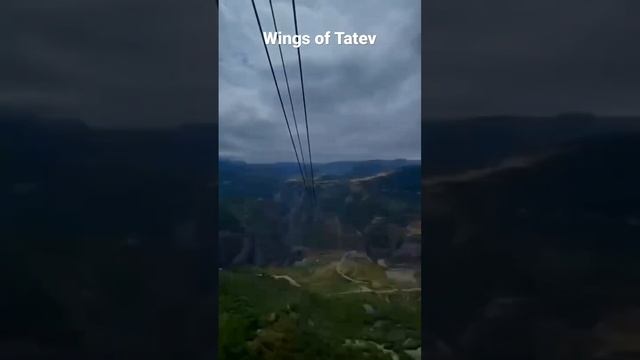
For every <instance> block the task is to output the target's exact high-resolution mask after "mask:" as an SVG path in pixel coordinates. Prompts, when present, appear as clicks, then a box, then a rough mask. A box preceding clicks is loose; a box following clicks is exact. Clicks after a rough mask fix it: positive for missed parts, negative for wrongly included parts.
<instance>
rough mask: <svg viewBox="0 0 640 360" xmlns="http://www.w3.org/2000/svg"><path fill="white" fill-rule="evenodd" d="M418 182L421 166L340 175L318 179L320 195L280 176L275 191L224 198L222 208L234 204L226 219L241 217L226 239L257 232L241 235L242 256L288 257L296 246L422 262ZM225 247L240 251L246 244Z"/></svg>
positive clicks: (255, 260)
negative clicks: (259, 195)
mask: <svg viewBox="0 0 640 360" xmlns="http://www.w3.org/2000/svg"><path fill="white" fill-rule="evenodd" d="M366 168H367V167H363V168H361V169H360V170H359V172H358V174H360V173H362V172H363V171H364V170H365V169H366ZM419 184H420V172H419V167H417V166H411V167H408V168H399V169H398V170H396V171H391V172H388V173H382V174H374V175H372V176H367V177H358V178H350V177H337V178H332V179H331V180H318V181H317V189H316V194H317V199H316V200H314V199H313V197H312V196H311V192H310V191H305V189H303V188H302V186H301V184H300V182H296V181H282V182H281V184H280V188H279V190H278V191H277V192H275V193H274V194H273V195H272V196H270V197H269V198H262V199H258V198H254V197H251V196H249V195H247V196H245V197H243V198H236V200H235V201H234V200H229V201H227V202H225V203H223V204H222V206H221V207H227V208H234V209H235V210H233V211H229V212H228V213H229V214H231V213H232V215H231V216H230V217H229V218H227V219H225V221H226V222H228V223H233V222H237V223H241V224H242V225H241V226H240V227H236V228H235V229H234V230H233V232H235V234H236V235H235V237H233V236H226V237H225V238H224V239H223V240H224V241H236V242H238V241H239V240H238V239H240V238H242V239H246V238H249V239H252V240H251V241H249V242H246V241H245V240H243V241H245V244H246V246H245V247H244V249H245V250H244V251H243V254H247V255H246V256H241V257H240V258H242V259H243V261H242V263H251V264H267V263H289V262H290V258H291V257H292V256H293V257H294V258H295V255H294V254H292V252H291V249H293V248H295V247H305V248H313V249H341V250H359V251H366V252H367V253H368V254H369V255H370V256H372V257H374V258H376V259H387V260H389V261H403V262H413V263H418V262H419V261H420V256H419V253H420V245H419V244H420V239H419V238H420V236H419V230H418V235H416V229H415V226H416V224H419V221H417V220H416V219H419V218H420V185H419ZM221 197H222V196H221ZM411 224H413V228H412V226H411ZM418 227H419V225H418ZM240 235H243V236H245V237H242V236H240ZM247 246H248V247H250V248H251V250H252V252H253V254H252V255H251V256H249V255H248V254H249V253H250V251H248V250H247ZM223 248H225V249H236V250H235V251H239V250H238V249H239V248H241V247H239V245H237V244H236V245H224V246H223ZM224 256H229V254H225V255H224ZM234 257H235V255H234ZM223 262H225V263H228V262H229V261H228V260H225V261H223Z"/></svg>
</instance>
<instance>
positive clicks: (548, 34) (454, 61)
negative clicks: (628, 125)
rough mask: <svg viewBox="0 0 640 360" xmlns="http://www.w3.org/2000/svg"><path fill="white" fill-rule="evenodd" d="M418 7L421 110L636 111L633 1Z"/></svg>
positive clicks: (486, 1) (637, 10)
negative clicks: (420, 20) (420, 15)
mask: <svg viewBox="0 0 640 360" xmlns="http://www.w3.org/2000/svg"><path fill="white" fill-rule="evenodd" d="M423 6H424V8H425V9H424V10H425V11H424V14H425V17H424V18H423V22H424V23H425V27H426V29H425V33H424V34H423V43H424V45H423V55H424V60H425V64H424V65H425V68H424V74H423V76H424V81H425V84H426V91H425V93H424V94H423V95H424V101H425V109H427V112H426V113H425V116H427V117H439V116H445V117H455V116H475V115H492V114H504V113H509V114H525V115H527V114H528V115H553V114H557V113H560V112H567V111H589V112H594V113H596V114H601V115H640V101H638V99H640V65H639V64H640V45H638V44H639V43H640V40H639V39H640V1H637V0H482V1H473V0H425V1H423Z"/></svg>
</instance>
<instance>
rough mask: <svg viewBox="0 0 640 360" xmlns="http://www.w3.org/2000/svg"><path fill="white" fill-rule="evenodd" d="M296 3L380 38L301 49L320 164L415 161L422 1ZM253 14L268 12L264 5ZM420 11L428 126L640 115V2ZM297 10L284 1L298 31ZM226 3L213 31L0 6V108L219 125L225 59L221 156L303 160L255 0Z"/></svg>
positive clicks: (184, 22)
mask: <svg viewBox="0 0 640 360" xmlns="http://www.w3.org/2000/svg"><path fill="white" fill-rule="evenodd" d="M298 2H299V7H300V9H299V14H300V26H301V31H303V32H305V33H315V32H319V31H325V30H327V29H328V28H332V27H335V30H338V28H341V29H342V30H344V31H358V32H375V33H377V35H378V44H376V45H375V46H373V47H363V48H348V47H341V48H332V49H330V50H329V49H327V48H319V47H313V46H310V47H305V48H303V49H302V51H303V56H304V61H305V65H304V66H305V76H306V80H307V83H306V85H307V86H308V89H307V91H308V93H309V94H308V95H309V110H310V117H309V121H310V124H309V125H310V127H311V131H312V135H313V137H312V145H313V149H314V152H315V153H316V154H317V157H318V159H319V160H320V159H325V160H328V159H334V158H342V157H345V158H346V157H349V158H367V157H381V156H383V155H385V156H390V157H411V154H413V153H415V151H416V147H417V144H416V139H417V131H416V127H415V126H414V127H411V124H414V125H415V118H412V117H415V116H416V114H417V110H416V106H415V101H416V98H415V96H416V95H420V91H418V90H415V89H416V86H417V78H416V75H417V74H419V73H420V70H419V69H418V66H417V61H418V60H419V56H418V55H417V52H418V49H419V46H418V38H419V35H420V34H419V28H418V26H417V23H418V21H419V13H420V12H419V11H418V9H417V7H418V6H419V5H417V0H414V1H410V0H393V1H390V0H387V1H380V0H349V1H346V0H322V1H321V0H298ZM257 3H258V4H259V5H260V11H261V15H262V16H263V17H266V16H268V12H267V9H266V8H265V5H266V3H267V0H257ZM421 3H422V4H421V6H422V9H423V14H424V16H423V18H422V23H423V25H424V28H423V32H422V53H423V60H424V62H423V65H424V68H423V71H422V75H423V85H424V91H422V92H421V95H422V102H423V104H424V112H423V114H422V115H423V118H430V117H456V116H474V115H488V114H504V113H517V114H540V115H553V114H557V113H559V112H566V111H591V112H594V113H596V114H611V115H638V114H640V101H638V98H640V66H638V64H640V46H638V45H637V42H638V38H640V21H638V20H637V18H638V14H640V1H637V0H535V1H534V0H482V1H477V0H423V1H421ZM285 5H286V4H285V3H282V2H281V1H276V11H278V18H279V19H280V21H281V24H282V30H284V31H289V30H290V26H291V20H290V17H289V16H290V12H289V11H288V10H287V9H286V6H285ZM222 6H224V9H223V11H221V14H220V24H217V23H216V16H215V15H216V7H215V2H214V1H213V0H182V1H175V0H56V1H51V0H3V1H0V44H1V45H2V51H1V52H0V109H2V108H18V109H25V110H27V111H31V112H36V113H38V114H40V115H42V116H51V117H54V116H65V117H73V118H78V119H81V120H83V121H85V122H86V123H88V124H90V125H97V126H109V127H159V126H170V125H176V124H180V123H189V122H209V123H214V122H215V121H216V119H217V117H218V110H217V109H216V106H215V103H216V100H217V99H218V80H217V76H216V70H217V66H218V65H217V63H218V59H220V60H221V64H220V65H219V66H220V72H221V74H220V75H221V76H220V86H221V89H220V90H221V91H220V94H219V96H220V97H219V100H220V111H221V115H222V117H221V118H220V131H221V136H224V139H220V140H221V143H220V145H221V149H222V150H223V152H224V153H225V154H226V155H229V156H239V157H246V158H247V159H248V160H252V161H269V160H275V159H277V160H291V159H292V154H291V151H290V150H289V148H288V147H287V146H285V145H284V144H285V143H287V141H288V134H287V132H286V128H285V127H284V124H283V120H282V117H281V114H280V112H279V111H280V110H279V104H278V102H277V98H276V95H275V91H274V89H273V84H272V82H271V81H272V80H271V79H270V74H269V73H267V72H266V71H267V70H266V62H265V55H264V52H263V51H264V50H263V49H262V48H261V47H260V43H259V42H258V41H259V38H258V31H257V29H256V25H255V22H254V21H255V20H254V19H253V18H252V16H253V15H252V12H251V11H252V10H251V7H250V1H249V0H222ZM407 9H409V11H407ZM264 23H265V27H266V28H268V27H269V26H270V22H269V21H268V18H266V19H265V20H264ZM218 25H220V32H221V34H220V36H221V39H220V54H218V53H217V51H216V47H215V44H216V30H217V29H218ZM332 30H333V29H332ZM286 51H287V54H286V56H287V59H289V60H290V61H291V60H292V58H293V57H292V55H294V53H293V52H292V50H291V49H289V48H287V49H286ZM275 60H277V57H276V59H275ZM276 63H277V62H276ZM291 73H293V74H295V71H294V70H291ZM412 88H413V89H414V91H413V92H412V91H410V89H412ZM294 92H295V93H296V94H297V93H298V92H297V88H296V89H294ZM271 125H273V126H271ZM265 149H269V150H268V151H265ZM267 155H268V156H267Z"/></svg>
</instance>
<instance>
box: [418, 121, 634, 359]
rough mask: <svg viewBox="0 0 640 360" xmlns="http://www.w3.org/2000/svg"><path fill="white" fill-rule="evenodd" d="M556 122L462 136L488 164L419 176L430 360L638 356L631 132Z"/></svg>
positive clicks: (500, 124)
mask: <svg viewBox="0 0 640 360" xmlns="http://www.w3.org/2000/svg"><path fill="white" fill-rule="evenodd" d="M561 120H562V119H560V118H558V119H555V121H556V122H555V123H554V125H553V126H551V125H549V127H548V129H549V130H550V131H552V130H554V129H556V128H555V127H556V126H557V127H558V128H557V129H558V131H557V132H550V133H548V134H546V135H545V134H544V131H542V130H540V128H537V129H538V130H537V131H534V130H535V129H536V128H535V127H533V128H531V127H532V125H531V124H532V123H535V122H536V121H539V122H540V121H542V120H540V119H538V120H535V119H528V120H526V121H525V124H526V126H525V127H524V128H522V129H523V131H524V129H527V127H529V130H528V131H530V133H529V134H527V133H522V134H521V135H505V134H509V133H510V132H512V131H516V130H518V129H519V128H518V127H517V122H516V121H517V119H516V120H514V119H512V120H511V121H509V120H508V119H505V118H497V119H480V120H479V121H478V122H477V125H473V126H472V125H471V124H469V125H468V126H462V127H461V128H459V129H458V131H462V132H464V131H469V134H472V130H473V129H474V128H475V127H477V128H481V129H484V130H483V131H484V132H483V135H484V136H485V139H486V140H485V141H486V142H487V143H491V144H492V145H491V147H493V148H494V152H493V154H489V155H487V154H486V153H484V152H481V153H479V156H478V157H475V158H474V157H473V156H469V158H468V159H469V160H468V161H472V162H473V163H472V164H470V165H472V166H468V167H467V169H464V170H458V169H456V171H449V172H447V171H443V169H442V168H437V171H434V173H436V174H435V175H434V176H431V177H427V178H426V179H425V180H424V184H423V185H424V190H425V191H424V208H423V211H424V217H423V219H424V222H423V226H424V234H425V237H424V239H423V246H424V249H423V250H424V256H423V264H424V268H423V273H424V274H425V275H424V282H423V283H424V293H425V294H429V295H428V296H426V297H425V301H424V307H423V312H424V313H425V318H426V319H427V320H426V321H427V323H428V326H427V330H428V335H427V340H426V341H427V343H425V344H424V345H423V348H424V349H425V350H424V351H425V352H426V353H427V354H428V355H429V356H430V358H434V359H494V360H495V359H638V358H640V262H639V261H638V259H640V242H639V240H640V186H638V184H640V168H639V166H638V161H637V159H638V157H639V156H640V133H638V132H637V131H636V130H637V126H638V124H640V122H638V120H639V119H600V118H593V117H581V116H574V117H572V118H571V121H570V122H569V123H563V122H562V121H561ZM458 124H461V123H458ZM542 124H543V125H544V124H546V123H544V122H542ZM442 126H445V125H442ZM446 126H454V127H455V125H452V124H448V125H446ZM545 126H546V125H545ZM542 128H544V127H542ZM567 128H569V130H567ZM488 129H492V130H488ZM563 133H565V136H564V139H563V138H562V136H561V135H562V134H563ZM541 134H542V135H541ZM566 135H569V136H566ZM559 137H560V139H558V138H559ZM450 138H451V137H450ZM559 140H561V141H559ZM482 141H483V140H482V139H478V138H474V140H471V141H470V143H469V144H468V145H469V146H471V148H472V149H473V147H474V146H480V144H482ZM516 141H517V142H518V143H517V144H515V143H513V142H516ZM532 142H534V143H539V144H545V146H543V147H540V146H539V145H536V146H532V145H531V143H532ZM534 145H535V144H534ZM433 146H435V145H432V148H433ZM427 147H429V146H428V145H427ZM509 148H511V149H514V150H513V152H511V153H510V152H509ZM472 149H470V150H459V151H458V152H457V153H456V152H455V151H454V152H453V153H452V156H453V157H456V156H457V154H459V152H460V151H462V152H467V153H469V152H473V150H472ZM516 150H517V151H516ZM511 154H513V155H515V158H513V157H511V156H505V155H511ZM425 158H426V156H425ZM458 159H459V160H461V161H464V160H463V158H462V157H458ZM478 163H484V164H485V165H484V166H480V167H476V166H475V165H476V164H478ZM449 164H451V163H449ZM432 165H435V164H432ZM462 165H464V164H462ZM462 165H461V166H462ZM424 166H425V167H427V169H425V170H427V171H429V170H435V168H436V167H435V166H434V167H432V168H429V166H430V165H429V164H428V163H427V162H426V161H425V165H424ZM462 167H464V166H462Z"/></svg>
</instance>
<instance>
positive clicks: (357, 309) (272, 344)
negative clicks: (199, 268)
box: [218, 255, 420, 360]
mask: <svg viewBox="0 0 640 360" xmlns="http://www.w3.org/2000/svg"><path fill="white" fill-rule="evenodd" d="M332 260H335V259H332V258H331V256H327V255H325V256H324V257H322V256H319V257H315V258H314V259H313V260H312V264H311V265H306V266H301V267H290V268H270V269H256V268H245V269H241V270H233V271H226V270H225V271H221V272H220V288H219V289H220V292H219V301H220V302H219V307H220V308H219V314H220V321H219V331H220V335H219V343H218V344H219V353H218V354H219V357H220V358H221V359H387V360H389V359H412V357H411V356H410V355H409V353H407V352H405V350H413V349H416V348H418V347H420V306H419V295H416V294H415V293H408V292H407V293H403V292H397V293H390V294H376V293H372V292H363V293H357V292H353V293H348V294H342V295H341V294H340V293H342V292H345V291H349V290H354V289H356V290H357V289H358V288H359V287H360V286H359V285H356V284H353V283H350V282H349V281H348V280H346V279H344V278H342V277H341V276H340V275H339V274H338V273H337V272H336V271H335V261H332ZM369 270H372V269H369ZM368 274H372V275H375V276H376V277H377V276H378V275H379V269H375V270H373V271H371V272H368V271H367V270H365V269H364V268H363V269H362V270H358V275H359V276H361V277H363V276H368ZM274 275H279V276H283V275H284V276H287V277H288V278H289V279H290V280H293V281H294V283H291V282H290V281H287V279H284V278H278V279H276V278H274ZM297 285H299V286H297ZM388 285H389V286H391V284H388Z"/></svg>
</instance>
